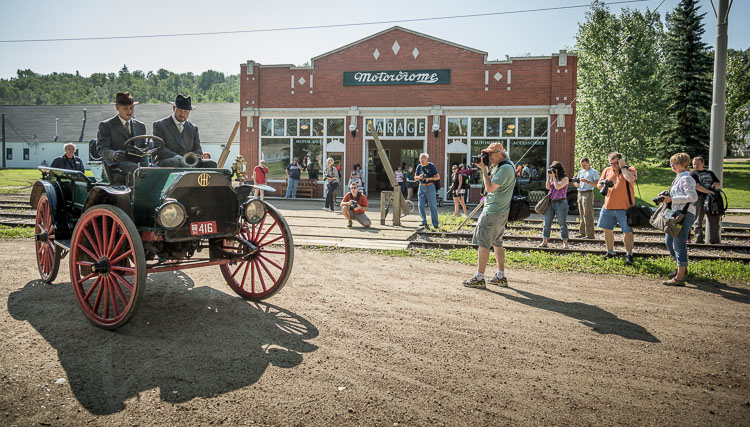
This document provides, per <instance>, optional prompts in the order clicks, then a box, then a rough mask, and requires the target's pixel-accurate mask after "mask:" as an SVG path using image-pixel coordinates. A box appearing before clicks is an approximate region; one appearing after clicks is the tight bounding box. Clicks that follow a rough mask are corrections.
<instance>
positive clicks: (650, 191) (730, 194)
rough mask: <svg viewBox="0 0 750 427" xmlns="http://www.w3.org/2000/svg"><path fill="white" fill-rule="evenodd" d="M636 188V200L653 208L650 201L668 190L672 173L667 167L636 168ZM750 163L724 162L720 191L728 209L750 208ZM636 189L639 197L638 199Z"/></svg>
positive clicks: (672, 176) (673, 175)
mask: <svg viewBox="0 0 750 427" xmlns="http://www.w3.org/2000/svg"><path fill="white" fill-rule="evenodd" d="M638 177H639V178H638V186H636V189H635V195H636V198H637V199H638V200H639V202H640V203H641V204H643V205H645V206H654V204H653V202H652V201H651V199H652V198H654V197H656V195H657V194H659V193H660V192H662V191H664V190H669V187H670V186H672V180H673V179H674V177H675V174H674V172H672V170H671V169H670V168H668V167H656V166H651V167H648V166H645V167H644V166H641V167H639V168H638ZM748 181H750V161H748V162H731V163H730V162H725V163H724V179H723V182H722V190H724V192H725V193H727V199H729V207H730V208H750V186H748V185H747V183H748ZM638 187H640V189H641V193H640V194H641V197H642V198H639V197H638Z"/></svg>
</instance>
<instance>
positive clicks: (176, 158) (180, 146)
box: [153, 95, 217, 168]
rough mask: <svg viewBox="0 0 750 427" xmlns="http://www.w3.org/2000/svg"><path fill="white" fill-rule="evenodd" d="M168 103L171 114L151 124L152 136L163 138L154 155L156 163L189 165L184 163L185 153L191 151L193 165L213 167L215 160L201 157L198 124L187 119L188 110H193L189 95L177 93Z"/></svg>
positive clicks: (180, 166)
mask: <svg viewBox="0 0 750 427" xmlns="http://www.w3.org/2000/svg"><path fill="white" fill-rule="evenodd" d="M170 104H172V114H171V115H170V116H168V117H165V118H163V119H161V120H158V121H155V122H154V124H153V129H154V136H158V137H159V138H161V139H163V140H164V146H163V147H161V148H159V149H158V150H157V151H156V153H155V156H154V162H155V163H156V165H157V166H161V167H168V168H184V167H190V165H188V164H187V163H185V154H186V153H188V152H192V153H194V154H195V157H196V158H197V164H196V165H195V167H199V168H215V167H216V166H217V165H216V162H215V161H213V160H210V159H204V158H203V150H202V149H201V138H200V135H199V134H198V126H196V125H194V124H193V123H191V122H189V121H188V117H189V116H190V111H192V110H193V107H192V104H191V99H190V96H183V95H177V99H176V100H175V102H173V103H172V102H170Z"/></svg>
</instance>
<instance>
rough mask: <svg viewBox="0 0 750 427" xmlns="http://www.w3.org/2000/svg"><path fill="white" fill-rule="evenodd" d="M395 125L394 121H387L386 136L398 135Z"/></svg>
mask: <svg viewBox="0 0 750 427" xmlns="http://www.w3.org/2000/svg"><path fill="white" fill-rule="evenodd" d="M393 125H394V120H393V119H385V136H394V135H395V134H396V133H395V128H394V127H393Z"/></svg>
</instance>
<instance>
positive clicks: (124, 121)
mask: <svg viewBox="0 0 750 427" xmlns="http://www.w3.org/2000/svg"><path fill="white" fill-rule="evenodd" d="M117 118H118V119H120V123H122V125H123V126H125V124H126V123H128V122H130V120H123V119H122V117H120V115H119V114H118V115H117Z"/></svg>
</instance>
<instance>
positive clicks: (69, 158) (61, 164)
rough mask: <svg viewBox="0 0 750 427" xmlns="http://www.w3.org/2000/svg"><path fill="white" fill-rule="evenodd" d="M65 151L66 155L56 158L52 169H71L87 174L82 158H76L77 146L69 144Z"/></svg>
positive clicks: (64, 147)
mask: <svg viewBox="0 0 750 427" xmlns="http://www.w3.org/2000/svg"><path fill="white" fill-rule="evenodd" d="M63 149H64V150H65V154H63V155H62V156H60V157H57V158H55V160H53V161H52V164H51V165H50V167H51V168H58V169H70V170H74V171H79V172H81V173H83V172H85V170H84V168H83V160H81V159H80V157H78V156H76V145H75V144H73V143H72V142H68V143H67V144H65V145H64V146H63Z"/></svg>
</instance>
